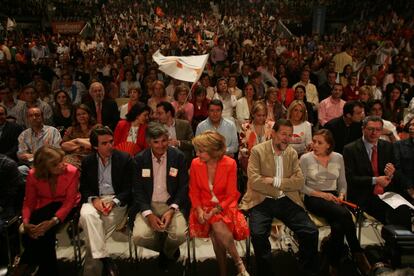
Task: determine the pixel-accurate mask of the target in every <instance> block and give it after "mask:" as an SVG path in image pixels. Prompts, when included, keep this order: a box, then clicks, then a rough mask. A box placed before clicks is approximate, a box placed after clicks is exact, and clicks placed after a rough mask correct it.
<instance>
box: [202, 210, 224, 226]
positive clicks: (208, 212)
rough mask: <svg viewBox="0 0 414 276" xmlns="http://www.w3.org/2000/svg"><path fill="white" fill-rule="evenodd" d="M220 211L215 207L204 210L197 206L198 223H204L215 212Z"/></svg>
mask: <svg viewBox="0 0 414 276" xmlns="http://www.w3.org/2000/svg"><path fill="white" fill-rule="evenodd" d="M218 213H220V210H219V209H218V208H216V207H214V208H212V209H210V211H205V210H203V208H201V207H197V220H198V222H199V223H200V224H204V223H205V222H206V221H208V220H209V219H210V218H211V217H212V216H214V215H215V214H218Z"/></svg>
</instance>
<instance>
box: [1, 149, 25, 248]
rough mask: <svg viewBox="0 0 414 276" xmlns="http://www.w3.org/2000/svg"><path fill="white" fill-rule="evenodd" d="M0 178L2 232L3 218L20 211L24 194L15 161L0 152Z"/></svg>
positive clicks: (21, 179) (22, 183) (20, 176)
mask: <svg viewBox="0 0 414 276" xmlns="http://www.w3.org/2000/svg"><path fill="white" fill-rule="evenodd" d="M0 179H1V184H0V233H2V230H3V227H4V220H5V219H8V218H10V217H12V216H14V215H16V214H17V213H18V212H20V210H21V208H22V203H23V196H24V182H23V177H22V175H21V174H20V172H19V170H18V169H17V163H16V162H15V161H14V160H12V159H11V158H9V157H8V156H6V155H4V154H0ZM0 244H1V241H0ZM1 245H2V246H1V247H3V246H4V244H1Z"/></svg>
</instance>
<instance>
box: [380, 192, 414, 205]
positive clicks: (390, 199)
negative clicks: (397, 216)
mask: <svg viewBox="0 0 414 276" xmlns="http://www.w3.org/2000/svg"><path fill="white" fill-rule="evenodd" d="M378 196H379V198H380V199H382V201H384V202H385V203H387V204H388V205H390V206H391V207H392V208H393V209H396V208H398V207H400V206H401V205H407V206H408V207H410V208H411V209H414V206H413V205H412V204H411V203H410V202H408V201H407V200H406V199H405V198H403V197H402V196H401V195H399V194H396V193H393V192H386V193H383V194H382V195H378Z"/></svg>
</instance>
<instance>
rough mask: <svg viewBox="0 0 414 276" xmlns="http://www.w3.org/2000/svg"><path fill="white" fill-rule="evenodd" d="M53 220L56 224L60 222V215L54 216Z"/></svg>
mask: <svg viewBox="0 0 414 276" xmlns="http://www.w3.org/2000/svg"><path fill="white" fill-rule="evenodd" d="M52 220H53V221H54V222H55V224H56V225H58V224H59V223H60V219H59V218H58V217H53V218H52Z"/></svg>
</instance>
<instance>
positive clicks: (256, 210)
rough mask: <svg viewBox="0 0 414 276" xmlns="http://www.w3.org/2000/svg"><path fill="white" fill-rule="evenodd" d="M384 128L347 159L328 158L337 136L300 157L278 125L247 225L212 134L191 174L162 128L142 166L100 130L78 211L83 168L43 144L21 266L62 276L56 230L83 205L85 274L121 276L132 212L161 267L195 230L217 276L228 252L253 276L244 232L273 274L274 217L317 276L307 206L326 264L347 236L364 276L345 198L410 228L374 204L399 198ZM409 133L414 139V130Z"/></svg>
mask: <svg viewBox="0 0 414 276" xmlns="http://www.w3.org/2000/svg"><path fill="white" fill-rule="evenodd" d="M382 126H383V125H382V120H381V119H380V118H379V117H375V116H369V117H367V118H365V120H364V122H363V137H362V138H361V139H359V140H356V141H355V142H353V143H351V144H348V145H347V146H346V147H345V149H344V157H343V158H342V155H341V154H338V153H334V152H332V149H333V148H334V141H333V138H332V135H331V133H330V132H329V131H327V130H321V131H318V132H316V133H315V135H314V137H313V151H312V152H309V153H306V154H304V155H303V156H302V157H301V159H300V160H299V159H298V155H297V153H296V151H295V150H294V149H293V148H292V147H291V146H289V141H290V139H291V137H292V133H293V125H292V124H291V122H289V121H288V120H284V119H281V120H278V121H277V122H276V123H275V124H274V125H273V131H272V134H271V140H268V141H265V142H262V143H260V144H258V145H256V146H254V147H253V148H252V149H251V153H250V158H249V161H248V165H247V175H248V185H247V192H246V194H245V195H244V197H243V198H242V200H241V203H240V205H239V208H240V209H241V210H245V211H247V212H248V213H249V216H250V225H249V226H247V224H246V221H245V219H244V216H243V215H242V214H241V213H240V211H239V208H238V206H237V202H238V199H239V196H240V194H239V192H238V191H237V184H236V182H237V177H236V171H237V167H236V162H235V161H234V160H233V159H232V158H230V157H228V156H227V155H226V154H225V153H226V152H227V151H226V146H225V144H226V141H225V137H224V136H222V135H221V134H219V133H217V132H215V131H206V132H203V133H201V134H199V135H198V136H196V138H194V139H193V144H194V146H195V149H196V153H197V156H198V158H195V159H194V160H193V161H192V164H191V167H190V176H188V171H187V169H186V168H187V166H186V164H185V158H184V155H183V153H182V152H181V151H180V150H178V149H177V148H175V147H171V146H168V130H167V129H166V128H165V126H163V125H162V124H159V123H151V124H150V125H149V126H148V129H147V132H146V138H147V143H148V144H149V146H150V147H149V148H148V149H145V150H143V151H142V152H140V153H139V154H138V155H136V156H135V158H132V157H130V155H128V154H126V153H122V152H120V151H118V150H115V149H114V148H113V140H114V138H113V133H112V131H111V130H110V129H109V128H107V127H100V126H99V127H97V128H95V129H93V130H92V131H91V135H90V144H91V147H92V149H93V153H91V154H90V155H88V156H87V157H85V158H84V160H83V161H82V165H81V174H80V177H79V179H80V188H79V191H80V195H81V205H80V206H79V204H78V203H79V193H78V190H77V184H78V180H77V179H78V176H79V172H78V170H77V169H76V168H75V167H74V166H72V165H69V164H66V163H64V162H63V161H62V160H63V153H62V152H61V151H60V150H59V149H56V148H54V147H53V146H44V147H42V148H40V149H39V150H38V151H37V152H36V154H35V156H34V161H33V162H34V166H33V168H32V169H31V170H30V172H29V176H28V178H27V184H26V197H25V201H24V207H23V222H24V229H25V233H26V235H25V239H24V240H25V248H26V250H25V253H24V255H23V257H22V263H27V264H30V265H32V264H37V265H40V270H39V271H42V272H43V274H45V275H56V252H55V249H54V238H55V236H54V235H55V231H56V226H57V225H59V224H60V223H62V222H63V221H65V219H66V217H67V216H68V214H69V213H70V211H71V210H72V209H73V208H75V207H76V206H79V207H80V225H81V227H82V228H83V229H84V232H85V236H86V244H87V255H86V256H87V257H86V261H85V267H84V274H85V275H97V273H99V272H96V269H97V267H99V266H101V267H103V268H104V269H105V270H106V271H107V272H108V273H109V274H110V275H116V270H117V269H116V266H115V265H114V264H113V263H112V261H111V259H110V257H109V250H108V248H107V244H106V242H107V240H108V238H109V237H110V236H111V234H112V233H113V232H114V231H115V229H116V228H117V227H118V226H119V225H120V224H121V223H122V221H123V219H124V218H125V216H126V214H127V209H129V220H130V222H131V224H133V229H132V231H133V232H132V238H133V241H134V243H135V244H136V245H138V246H142V247H146V248H149V249H152V250H156V251H158V252H160V256H159V262H160V266H161V267H163V268H167V267H168V263H169V262H171V261H174V260H176V259H177V258H178V257H179V246H180V244H182V243H183V242H184V241H185V235H186V231H187V222H188V224H189V232H190V236H192V237H210V238H211V240H212V243H213V247H214V251H215V253H216V257H217V261H218V264H219V271H220V275H226V271H227V270H226V262H225V256H226V252H228V253H229V254H230V255H231V257H232V259H233V261H234V263H235V265H236V267H237V270H238V273H239V274H238V275H248V273H247V271H246V269H245V267H244V265H243V262H242V261H241V259H240V256H239V255H238V253H237V250H236V247H235V243H234V240H242V239H245V238H246V237H247V236H248V235H249V234H250V235H251V237H252V243H253V247H254V251H255V256H256V263H257V268H258V275H270V274H272V273H271V271H272V255H271V245H270V242H269V239H268V238H269V235H270V230H271V224H272V220H273V219H274V218H277V219H279V220H281V221H282V222H283V223H284V224H286V226H287V227H289V228H290V229H291V230H292V231H293V232H294V233H295V235H296V236H297V239H298V241H299V255H300V258H301V260H302V261H301V265H302V266H303V269H304V270H305V271H306V272H307V273H308V274H309V275H317V274H318V270H319V263H318V254H317V252H318V248H317V247H318V229H317V227H316V226H315V224H314V223H313V222H312V220H311V219H310V218H309V216H308V214H307V212H306V210H305V207H306V208H307V210H309V211H310V212H312V213H314V214H315V215H317V216H320V217H322V218H324V219H326V221H327V222H328V223H329V224H330V226H331V235H330V239H329V242H328V245H327V250H328V252H330V254H329V256H330V261H331V265H332V266H333V267H334V266H335V265H336V264H337V263H338V261H339V258H340V257H341V256H340V254H339V253H340V252H341V248H343V246H344V244H343V238H344V237H345V238H346V240H347V243H348V245H349V247H350V251H351V253H352V255H353V257H354V259H355V261H356V263H357V265H358V266H359V268H360V270H361V271H362V272H363V273H367V272H368V271H369V264H368V262H367V260H366V258H365V256H364V254H363V253H362V249H361V247H360V245H359V243H358V241H357V239H356V236H355V225H354V223H353V221H352V218H351V215H350V213H349V211H348V210H347V209H346V208H345V207H343V206H342V205H341V204H340V201H341V200H343V199H347V200H350V201H351V202H355V203H357V204H358V205H360V206H361V207H362V208H363V210H365V211H366V212H367V213H368V214H370V215H372V216H374V217H375V218H377V219H378V220H380V221H381V222H382V223H384V224H390V223H392V224H399V225H403V226H405V227H407V228H411V221H410V211H412V210H410V209H409V208H408V207H407V206H402V207H399V208H397V209H392V208H391V207H389V206H388V205H386V204H385V203H384V202H383V201H381V200H380V199H379V197H378V195H379V194H382V193H384V191H392V190H393V191H400V190H401V189H399V187H398V180H399V178H400V172H399V171H398V170H396V169H395V166H394V164H395V162H394V160H393V159H394V157H393V156H394V155H393V148H392V146H391V144H389V143H388V142H384V141H380V140H379V136H380V135H381V130H382ZM411 128H413V133H414V124H413V126H412V127H411ZM410 130H411V129H410ZM347 182H348V183H349V188H350V189H347ZM302 193H304V194H305V198H304V204H303V201H302V196H301V194H302ZM190 203H191V204H190ZM52 241H53V242H52ZM39 252H41V254H39ZM39 256H41V257H42V258H39ZM46 264H47V265H46Z"/></svg>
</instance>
